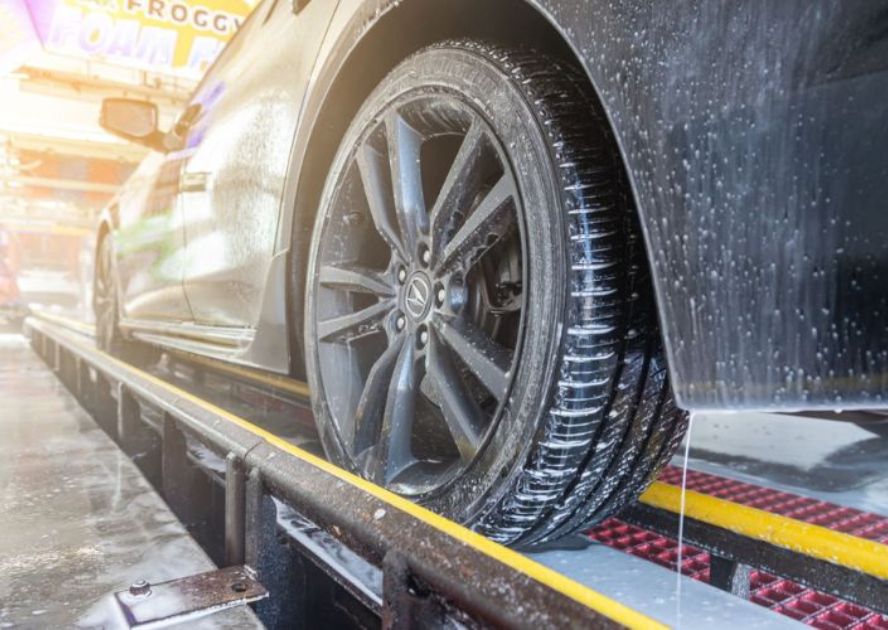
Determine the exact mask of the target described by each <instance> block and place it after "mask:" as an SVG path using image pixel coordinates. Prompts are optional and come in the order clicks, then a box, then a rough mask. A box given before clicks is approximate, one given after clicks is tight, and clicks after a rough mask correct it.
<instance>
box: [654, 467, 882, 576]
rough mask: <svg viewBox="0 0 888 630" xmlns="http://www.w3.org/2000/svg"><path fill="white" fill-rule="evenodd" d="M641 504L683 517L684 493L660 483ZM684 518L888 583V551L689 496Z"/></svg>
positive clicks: (874, 544) (790, 521)
mask: <svg viewBox="0 0 888 630" xmlns="http://www.w3.org/2000/svg"><path fill="white" fill-rule="evenodd" d="M641 502H642V503H644V504H646V505H650V506H651V507H655V508H660V509H663V510H667V511H669V512H673V513H675V514H679V513H680V511H681V488H680V487H678V486H673V485H671V484H667V483H663V482H660V481H658V482H655V483H653V484H652V485H651V487H650V488H648V489H647V491H646V492H645V493H644V494H643V495H641ZM684 508H685V510H684V514H685V516H686V517H687V518H692V519H695V520H698V521H702V522H704V523H707V524H709V525H714V526H716V527H720V528H722V529H726V530H728V531H731V532H734V533H737V534H740V535H742V536H746V537H747V538H754V539H755V540H761V541H763V542H767V543H770V544H772V545H776V546H777V547H782V548H783V549H789V550H790V551H795V552H797V553H800V554H804V555H806V556H810V557H812V558H817V559H819V560H826V561H827V562H831V563H833V564H838V565H841V566H844V567H847V568H849V569H853V570H855V571H861V572H863V573H867V574H869V575H873V576H875V577H878V578H881V579H883V580H884V579H888V545H883V544H881V543H877V542H875V541H872V540H867V539H865V538H859V537H857V536H851V535H850V534H844V533H842V532H837V531H833V530H831V529H827V528H826V527H821V526H820V525H812V524H810V523H805V522H802V521H799V520H796V519H793V518H788V517H786V516H780V515H779V514H772V513H771V512H766V511H765V510H759V509H757V508H753V507H748V506H746V505H740V504H738V503H732V502H731V501H726V500H725V499H719V498H718V497H713V496H709V495H707V494H703V493H700V492H696V491H694V490H685V503H684Z"/></svg>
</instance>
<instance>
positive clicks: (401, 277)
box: [398, 267, 407, 284]
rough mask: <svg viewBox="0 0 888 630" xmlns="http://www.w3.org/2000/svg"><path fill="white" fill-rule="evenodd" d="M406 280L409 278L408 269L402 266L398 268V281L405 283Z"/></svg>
mask: <svg viewBox="0 0 888 630" xmlns="http://www.w3.org/2000/svg"><path fill="white" fill-rule="evenodd" d="M405 280H407V270H406V269H404V268H403V267H401V268H400V269H398V282H400V283H401V284H404V281H405Z"/></svg>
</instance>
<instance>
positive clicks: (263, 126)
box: [130, 0, 888, 409]
mask: <svg viewBox="0 0 888 630" xmlns="http://www.w3.org/2000/svg"><path fill="white" fill-rule="evenodd" d="M515 2H516V3H517V2H519V0H515ZM337 4H338V8H337V6H336V5H337ZM532 4H533V6H534V7H536V8H537V9H538V10H539V12H540V14H541V15H542V16H544V18H545V19H546V20H548V21H549V23H550V24H552V25H553V26H554V28H555V29H557V30H558V32H560V33H561V35H562V36H563V38H564V39H565V40H566V42H567V43H568V45H569V46H570V47H571V49H572V50H573V51H574V52H575V53H576V55H577V57H578V58H579V60H580V62H581V63H582V65H583V66H584V67H585V69H586V71H587V73H588V75H589V77H590V80H591V81H592V83H593V85H594V86H595V88H596V90H597V91H598V93H599V95H600V98H601V100H602V103H603V105H604V108H605V110H606V112H607V114H608V116H609V119H610V122H611V125H612V127H613V131H614V135H615V136H616V140H617V143H618V144H619V147H620V149H621V152H622V154H623V157H624V160H625V163H626V166H627V171H628V175H629V179H630V181H631V184H632V187H633V192H634V196H635V199H636V203H637V205H638V207H639V211H640V214H641V218H642V224H643V228H644V231H645V236H646V243H647V247H648V252H649V257H650V259H651V262H652V267H653V276H654V280H655V285H656V290H657V296H658V307H659V311H660V320H661V323H662V327H663V329H664V333H665V340H666V346H667V350H668V353H669V358H670V373H671V376H672V381H673V386H674V388H675V391H676V395H677V397H678V399H679V402H680V403H681V404H682V405H683V406H684V407H687V408H693V409H721V408H756V409H814V408H828V409H835V408H846V409H847V408H854V407H860V408H867V407H879V406H885V405H888V208H886V201H885V200H886V199H888V158H886V157H885V153H884V147H885V146H888V124H886V122H888V121H886V114H885V105H884V103H885V102H888V80H886V79H888V76H886V73H885V66H886V64H888V61H886V60H888V28H886V25H888V2H886V1H885V0H853V1H850V2H841V1H839V0H830V1H827V2H821V3H816V4H811V3H808V2H804V1H803V0H789V1H787V2H781V3H772V4H769V5H765V6H760V5H755V4H750V3H736V2H729V1H727V0H718V1H716V2H702V1H700V0H681V1H679V2H674V3H669V4H668V6H667V5H665V4H658V3H637V2H630V1H628V0H613V1H610V2H605V1H598V0H594V1H590V2H579V1H576V0H532ZM278 5H279V6H278V9H277V10H276V12H275V14H274V15H272V16H270V17H269V20H268V21H267V22H264V23H263V24H262V25H260V27H257V28H256V30H255V31H251V30H250V29H251V25H250V24H248V25H247V26H246V27H245V28H244V30H243V32H242V33H241V34H240V35H239V36H238V37H236V38H235V39H234V40H233V42H232V44H231V45H232V46H233V47H234V48H232V52H231V53H230V54H229V55H227V56H228V57H231V62H230V63H225V62H224V60H223V62H222V63H220V64H217V67H216V68H214V69H213V70H212V71H211V73H210V75H209V77H208V78H207V79H206V80H205V82H204V84H203V87H202V88H201V90H200V91H199V92H198V95H196V99H197V100H201V99H202V100H203V101H205V102H210V107H209V108H208V112H207V115H206V117H205V118H203V119H202V120H203V123H201V124H204V125H205V128H204V131H203V132H202V133H203V135H202V137H201V139H200V142H197V143H191V144H192V149H193V150H194V152H193V153H192V155H191V157H190V161H189V162H188V163H187V165H186V166H185V172H186V173H189V174H190V175H195V176H196V179H197V185H198V187H199V186H200V185H201V183H200V180H201V179H202V176H201V175H200V174H202V173H208V176H207V177H206V178H204V179H205V183H206V188H207V189H206V191H205V192H204V191H198V192H189V193H186V194H185V195H184V197H183V199H184V200H185V201H184V208H185V210H184V215H183V221H184V223H185V227H184V232H185V234H186V237H187V242H188V250H187V251H188V254H187V256H186V259H187V263H186V264H185V267H186V268H187V271H186V270H183V275H184V284H185V292H187V294H188V298H189V300H190V301H191V306H192V308H193V309H194V311H195V312H194V317H195V318H196V319H197V320H198V321H199V322H201V323H204V324H211V325H221V326H229V327H230V326H243V327H248V328H251V329H257V330H256V336H257V338H259V337H260V336H264V338H265V343H266V344H267V340H268V339H269V338H272V337H275V336H280V335H282V334H284V331H286V325H285V322H286V318H287V317H289V316H290V314H289V313H288V312H287V307H286V303H285V301H284V300H283V299H281V298H280V295H281V294H282V293H283V292H284V291H285V287H284V286H281V284H282V283H281V278H282V277H283V275H285V274H281V272H280V270H279V269H277V270H275V269H274V268H273V265H271V263H270V261H271V256H272V255H273V254H279V255H280V254H281V253H282V252H286V251H287V250H288V248H290V245H291V241H290V239H291V235H292V234H293V233H294V229H293V225H292V224H293V221H294V219H295V220H296V221H297V226H296V227H297V228H298V229H301V230H302V231H305V230H310V229H311V221H312V219H313V217H307V216H296V217H294V216H293V215H292V208H293V206H294V204H295V203H296V201H297V200H298V198H299V190H297V186H296V185H295V181H296V180H297V178H296V177H295V176H294V177H288V174H290V173H298V172H300V169H302V168H304V167H305V166H306V165H307V164H310V163H311V159H312V157H313V156H312V152H311V148H312V147H311V145H310V144H309V138H310V137H311V134H312V131H313V130H314V122H315V121H316V120H318V119H319V117H320V116H321V114H322V113H323V112H324V111H327V110H329V109H330V108H333V107H336V105H337V104H336V103H331V102H328V101H326V100H325V99H326V96H327V89H326V88H328V87H329V86H330V84H331V82H332V81H333V77H334V75H335V74H336V73H338V72H339V71H341V70H342V69H343V68H346V67H348V66H349V64H357V66H358V67H360V65H361V64H362V63H367V62H368V60H367V59H362V58H360V55H355V56H352V57H349V53H350V52H351V51H352V50H355V49H356V47H357V46H358V44H359V43H360V42H361V41H362V40H363V39H364V38H366V37H369V36H371V35H372V33H373V31H374V29H375V28H376V26H377V24H379V23H380V22H381V21H383V20H385V19H386V17H387V16H389V15H391V14H396V13H397V12H399V11H406V10H408V9H411V8H416V7H419V8H420V9H422V7H425V6H428V7H431V6H432V3H427V2H425V0H402V1H401V2H395V1H394V0H343V1H342V2H339V3H334V2H327V1H326V0H315V1H314V2H310V3H309V4H308V5H307V7H306V8H305V9H303V10H302V13H300V14H299V15H295V16H294V15H293V14H292V12H291V5H290V3H283V2H282V3H278ZM269 7H270V3H267V2H266V3H264V4H263V5H261V6H260V8H259V9H257V11H258V12H259V13H261V12H263V11H267V10H268V8H269ZM334 11H335V13H334ZM331 16H332V21H329V20H330V19H331ZM507 17H508V16H504V19H507ZM263 18H264V16H263ZM254 21H255V20H254ZM328 24H329V29H328V30H327V26H328ZM415 28H416V29H417V30H422V29H425V28H430V27H429V25H425V24H422V23H416V25H415ZM263 29H267V30H263ZM325 30H326V35H325V34H324V33H325ZM251 33H253V34H251ZM266 33H268V34H274V36H273V37H272V36H271V35H266ZM395 45H396V44H395V43H394V42H393V43H392V44H391V46H393V47H394V46H395ZM396 61H397V60H395V62H396ZM321 70H323V74H319V73H320V71H321ZM220 86H221V87H220ZM214 90H221V96H218V94H216V92H214ZM217 96H218V98H217ZM214 98H217V100H215V101H214V100H213V99H214ZM303 98H304V101H303ZM303 102H304V107H303V106H302V105H303ZM300 107H301V109H300ZM300 111H301V112H302V113H301V114H300ZM294 138H295V139H294ZM290 146H292V147H293V149H292V150H291V151H289V153H288V147H290ZM286 153H288V155H287V159H285V158H284V157H282V156H283V155H284V154H286ZM288 169H289V170H288ZM189 182H190V183H191V180H189ZM190 183H189V186H190ZM281 200H283V201H282V202H281ZM299 221H302V223H304V225H303V224H300V223H298V222H299ZM171 238H173V239H174V240H175V239H176V238H177V237H176V236H175V235H173V236H172V237H171ZM302 247H304V244H297V245H296V249H299V248H302ZM291 253H292V254H295V255H297V256H301V255H303V254H304V252H301V250H300V251H291ZM152 264H155V265H158V264H160V263H159V262H157V261H154V262H153V263H152ZM143 268H145V267H143V266H140V265H135V266H134V267H133V269H134V271H133V273H134V275H138V274H142V273H143V271H141V269H143ZM173 271H174V273H176V272H177V269H175V268H173ZM268 278H274V279H275V280H274V282H273V283H269V281H268ZM133 286H134V288H133V289H132V291H133V293H132V295H131V296H130V298H131V299H135V298H136V297H138V296H137V295H136V293H137V292H138V288H139V286H140V285H139V284H138V283H137V284H135V285H133ZM295 298H296V300H297V302H296V303H297V304H299V303H301V299H300V298H301V296H295ZM154 310H155V311H156V310H158V309H154ZM146 312H148V311H146ZM152 317H153V315H152ZM263 331H265V333H264V335H263ZM264 347H266V346H263V348H264ZM265 354H267V351H266V350H264V349H263V350H262V351H258V350H257V351H255V352H251V351H250V350H247V351H246V352H245V353H244V354H242V355H232V356H231V358H232V359H233V360H240V361H244V362H249V363H251V364H254V365H260V366H262V365H265V364H266V363H267V365H268V366H269V367H273V368H275V369H278V368H279V361H270V360H269V361H267V362H266V361H264V360H263V357H264V355H265ZM272 364H273V365H272Z"/></svg>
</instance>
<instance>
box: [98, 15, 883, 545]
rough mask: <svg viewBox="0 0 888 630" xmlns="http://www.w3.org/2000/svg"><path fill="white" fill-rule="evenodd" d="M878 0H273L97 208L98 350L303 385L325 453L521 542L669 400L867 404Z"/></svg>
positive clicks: (546, 531) (666, 411)
mask: <svg viewBox="0 0 888 630" xmlns="http://www.w3.org/2000/svg"><path fill="white" fill-rule="evenodd" d="M886 27H888V2H883V1H881V0H877V1H874V0H866V1H864V0H858V1H853V0H852V1H842V2H840V1H839V0H835V1H826V2H818V3H810V2H805V1H803V0H788V1H786V2H779V3H765V4H762V3H742V2H731V1H728V0H716V1H711V2H701V1H693V0H680V1H677V2H669V3H644V2H631V1H622V0H617V1H613V2H598V1H596V0H593V1H590V2H581V1H579V0H485V1H484V2H477V1H470V0H448V1H446V2H444V1H433V0H400V1H397V2H396V1H394V0H339V1H338V2H336V1H333V0H314V1H308V0H299V1H296V0H266V1H265V2H263V3H262V4H261V5H260V6H259V7H258V8H257V9H256V10H255V11H254V12H253V14H252V16H251V17H250V18H249V20H248V21H247V22H246V23H245V24H244V26H243V27H242V28H241V30H240V32H239V33H238V34H237V36H236V37H235V38H234V40H233V41H232V42H231V43H230V44H229V46H228V47H227V49H226V50H225V52H224V53H223V54H222V56H221V57H220V58H219V60H218V61H217V62H216V64H215V65H214V66H213V67H212V68H211V70H210V71H209V73H208V74H207V76H206V78H205V79H204V80H203V82H202V83H201V84H200V86H199V87H198V89H197V91H196V92H195V94H194V96H193V99H192V101H191V104H190V105H189V106H188V108H187V109H186V110H185V111H184V112H183V114H182V117H181V118H180V120H179V122H178V123H177V124H176V125H175V126H174V128H173V129H172V130H170V131H165V130H158V129H157V122H156V118H157V116H156V110H155V108H154V107H153V106H152V105H150V104H147V103H140V102H135V101H126V100H120V99H118V100H113V101H108V102H106V103H105V106H104V109H103V123H104V125H105V126H106V128H108V129H110V130H112V131H114V132H115V133H118V134H119V135H122V136H124V137H127V138H129V139H131V140H134V141H137V142H141V143H143V144H147V145H148V146H150V147H152V148H153V149H154V152H153V153H152V154H151V155H150V156H149V157H148V158H147V159H146V160H145V162H144V163H143V164H142V165H141V167H140V168H139V169H138V170H137V171H136V172H135V174H134V175H133V177H132V179H131V180H130V181H129V182H128V183H127V185H126V186H125V187H124V189H123V190H122V191H121V192H120V194H119V195H118V196H117V198H116V199H115V201H114V203H113V204H112V205H111V206H110V207H109V208H108V209H107V211H106V212H105V214H104V216H103V219H102V223H101V225H100V228H99V238H98V246H97V257H98V263H99V264H97V278H96V310H97V321H98V329H99V340H100V344H101V345H102V346H103V347H104V348H106V349H108V350H111V351H115V352H122V351H124V350H125V349H126V348H127V347H128V345H131V344H133V343H135V342H141V343H146V342H147V343H149V344H151V345H153V346H162V347H168V348H177V349H180V350H185V351H189V352H194V353H200V354H205V355H210V356H213V357H216V358H221V359H224V360H227V361H232V362H236V363H241V364H244V365H250V366H253V367H258V368H262V369H265V370H269V371H273V372H278V373H283V374H288V375H290V376H292V377H294V378H298V379H302V380H307V382H308V383H309V385H310V389H311V392H312V398H313V405H314V410H315V416H316V419H317V422H318V427H319V432H320V435H321V438H322V441H323V443H324V447H325V448H326V451H327V453H328V455H329V456H330V458H331V459H333V460H334V461H336V462H337V463H339V464H341V465H343V466H346V467H348V468H350V469H352V470H355V471H357V472H359V473H360V474H362V475H364V476H366V477H367V478H370V479H373V480H375V481H377V482H378V483H380V484H382V485H385V486H387V487H389V488H390V489H392V490H394V491H396V492H399V493H402V494H404V495H407V496H410V497H412V498H414V499H416V500H418V501H420V502H422V503H424V504H425V505H428V506H430V507H432V508H433V509H436V510H438V511H440V512H442V513H444V514H446V515H448V516H450V517H452V518H455V519H457V520H460V521H462V522H465V523H469V524H471V525H472V526H474V527H475V528H477V529H478V530H480V531H482V532H484V533H486V534H488V535H489V536H491V537H493V538H495V539H497V540H501V541H504V542H509V543H522V544H530V543H536V542H541V541H546V540H551V539H554V538H556V537H559V536H561V535H564V534H566V533H569V532H573V531H576V530H578V529H580V528H582V527H586V526H588V525H589V524H591V523H594V522H596V521H599V520H601V519H602V518H604V517H605V516H607V515H609V514H611V513H614V512H615V511H617V510H619V509H620V508H621V507H623V506H624V505H626V504H627V503H628V502H629V501H631V500H632V499H633V498H634V497H635V496H637V494H638V493H639V492H640V491H641V489H643V488H644V486H645V484H646V483H648V481H649V480H650V479H651V478H652V476H653V475H654V474H655V473H656V471H657V470H658V469H659V468H660V467H661V466H662V465H663V464H664V462H666V461H667V460H668V459H669V457H670V456H671V454H672V452H673V450H674V448H675V447H676V445H677V444H678V442H679V441H680V439H681V437H682V434H683V432H684V429H685V426H686V420H687V412H686V410H698V409H740V408H743V409H758V410H784V411H786V410H799V409H821V410H824V409H826V410H834V409H837V408H843V409H866V408H877V407H883V406H885V405H886V396H888V207H886V201H885V200H886V199H888V157H886V153H885V147H886V146H888V124H886V123H888V121H886V114H885V105H884V104H885V103H886V102H888V75H886V72H885V65H886V60H888V28H886Z"/></svg>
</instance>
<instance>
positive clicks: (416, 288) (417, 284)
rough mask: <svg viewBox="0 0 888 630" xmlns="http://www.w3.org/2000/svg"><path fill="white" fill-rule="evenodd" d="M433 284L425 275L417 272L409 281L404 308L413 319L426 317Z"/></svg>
mask: <svg viewBox="0 0 888 630" xmlns="http://www.w3.org/2000/svg"><path fill="white" fill-rule="evenodd" d="M431 294H432V285H431V284H430V283H429V280H428V278H426V277H425V276H424V275H421V274H417V275H415V276H413V277H412V278H410V282H408V283H407V294H406V295H405V296H404V310H405V311H407V313H408V314H409V315H410V317H412V318H413V319H422V318H423V317H425V314H426V312H427V311H428V308H429V298H430V297H431Z"/></svg>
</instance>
